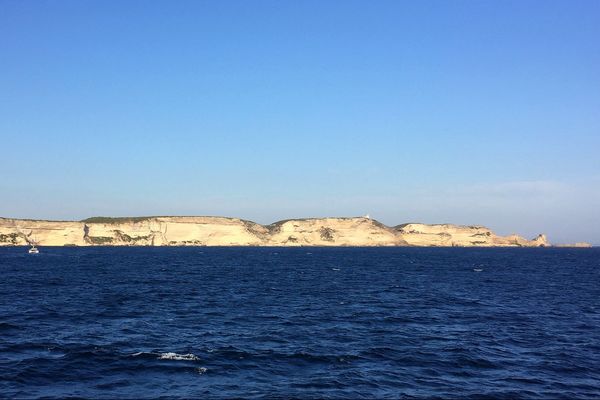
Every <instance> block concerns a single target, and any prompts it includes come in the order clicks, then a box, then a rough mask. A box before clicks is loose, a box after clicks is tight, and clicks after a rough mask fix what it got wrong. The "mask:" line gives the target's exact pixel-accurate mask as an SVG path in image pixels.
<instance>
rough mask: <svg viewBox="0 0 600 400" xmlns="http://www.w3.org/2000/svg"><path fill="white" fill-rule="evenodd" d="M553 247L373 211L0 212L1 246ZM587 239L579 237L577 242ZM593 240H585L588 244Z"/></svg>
mask: <svg viewBox="0 0 600 400" xmlns="http://www.w3.org/2000/svg"><path fill="white" fill-rule="evenodd" d="M33 244H35V245H40V246H260V247H265V246H272V247H313V246H319V247H336V246H340V247H385V246H394V247H400V246H408V247H550V246H552V245H551V244H550V242H549V241H548V239H547V238H546V236H545V235H543V234H540V235H538V236H537V237H535V238H533V239H531V240H527V239H525V238H523V237H522V236H519V235H516V234H513V235H508V236H499V235H497V234H495V233H494V232H493V231H492V230H490V229H489V228H486V227H484V226H479V225H469V226H467V225H454V224H420V223H405V224H400V225H395V226H386V225H384V224H382V223H381V222H379V221H377V220H374V219H371V218H369V217H328V218H302V219H286V220H282V221H278V222H274V223H272V224H269V225H261V224H258V223H255V222H252V221H248V220H245V219H240V218H232V217H191V216H187V217H175V216H170V217H159V216H153V217H123V218H111V217H93V218H88V219H85V220H82V221H49V220H34V219H15V218H1V217H0V246H19V245H20V246H26V245H33ZM578 245H581V244H578ZM586 247H587V246H586Z"/></svg>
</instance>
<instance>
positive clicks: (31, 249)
mask: <svg viewBox="0 0 600 400" xmlns="http://www.w3.org/2000/svg"><path fill="white" fill-rule="evenodd" d="M39 252H40V251H39V250H38V248H37V247H35V244H32V245H31V248H30V249H29V254H38V253H39Z"/></svg>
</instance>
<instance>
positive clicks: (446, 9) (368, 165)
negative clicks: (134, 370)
mask: <svg viewBox="0 0 600 400" xmlns="http://www.w3.org/2000/svg"><path fill="white" fill-rule="evenodd" d="M599 153H600V1H596V0H593V1H562V2H556V1H541V0H540V1H523V0H519V1H514V2H512V1H413V2H403V1H389V2H386V1H375V2H369V1H360V2H358V1H272V2H271V1H213V2H206V1H107V0H102V1H80V0H77V1H20V0H17V1H5V0H0V154H1V157H2V158H1V160H2V162H1V163H0V194H1V201H0V215H2V216H8V217H28V218H50V219H54V218H56V219H80V218H84V217H88V216H93V215H111V216H118V215H228V216H239V217H244V218H248V219H252V220H255V221H257V222H262V223H267V222H273V221H275V220H278V219H282V218H291V217H308V216H325V215H327V216H347V215H361V214H365V213H370V214H371V215H372V216H373V217H374V218H376V219H379V220H380V221H382V222H384V223H386V224H389V225H393V224H398V223H403V222H426V223H445V222H450V223H459V224H484V225H488V226H490V227H491V228H492V229H495V230H497V231H498V232H499V233H503V234H505V233H511V232H517V233H521V234H524V235H527V236H531V235H534V234H536V233H538V232H546V233H548V234H549V235H550V239H551V240H553V241H557V242H558V241H562V242H565V241H576V240H587V241H591V242H593V243H600V210H599V209H600V156H599Z"/></svg>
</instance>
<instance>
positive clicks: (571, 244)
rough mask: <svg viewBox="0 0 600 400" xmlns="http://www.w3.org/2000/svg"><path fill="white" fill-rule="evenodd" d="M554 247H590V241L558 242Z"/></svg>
mask: <svg viewBox="0 0 600 400" xmlns="http://www.w3.org/2000/svg"><path fill="white" fill-rule="evenodd" d="M556 247H578V248H589V247H592V245H591V244H590V243H587V242H577V243H567V244H558V245H556Z"/></svg>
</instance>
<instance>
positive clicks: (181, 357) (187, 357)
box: [158, 353, 200, 361]
mask: <svg viewBox="0 0 600 400" xmlns="http://www.w3.org/2000/svg"><path fill="white" fill-rule="evenodd" d="M158 359H159V360H176V361H198V360H199V359H200V358H199V357H198V356H196V355H195V354H192V353H188V354H177V353H161V354H160V356H158Z"/></svg>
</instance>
